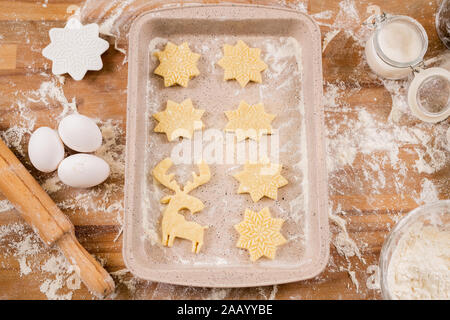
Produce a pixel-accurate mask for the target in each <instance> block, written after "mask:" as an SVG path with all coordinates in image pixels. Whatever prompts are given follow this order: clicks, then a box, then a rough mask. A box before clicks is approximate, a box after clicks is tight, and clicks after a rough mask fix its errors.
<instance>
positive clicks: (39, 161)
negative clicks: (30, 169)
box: [28, 127, 64, 172]
mask: <svg viewBox="0 0 450 320" xmlns="http://www.w3.org/2000/svg"><path fill="white" fill-rule="evenodd" d="M28 156H29V157H30V161H31V163H32V164H33V166H34V167H35V168H36V169H38V170H39V171H43V172H52V171H55V170H56V168H58V164H59V163H60V162H61V161H62V159H64V145H63V143H62V141H61V139H60V138H59V136H58V133H57V132H56V131H55V130H53V129H51V128H49V127H40V128H38V129H37V130H36V131H34V132H33V134H32V135H31V137H30V141H29V142H28Z"/></svg>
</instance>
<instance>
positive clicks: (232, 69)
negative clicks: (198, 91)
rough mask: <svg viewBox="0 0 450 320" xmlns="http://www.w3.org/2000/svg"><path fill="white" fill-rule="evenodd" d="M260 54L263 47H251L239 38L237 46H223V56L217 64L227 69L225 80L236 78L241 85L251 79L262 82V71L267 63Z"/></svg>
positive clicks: (244, 84)
mask: <svg viewBox="0 0 450 320" xmlns="http://www.w3.org/2000/svg"><path fill="white" fill-rule="evenodd" d="M260 55H261V49H258V48H250V47H249V46H248V45H247V44H246V43H245V42H244V41H242V40H238V42H237V44H236V45H235V46H231V45H229V44H225V45H224V46H223V58H222V59H220V60H219V61H218V62H217V64H218V65H219V66H221V67H222V68H223V69H224V71H225V73H224V77H223V78H224V80H231V79H236V80H237V81H238V82H239V84H240V85H241V87H245V86H246V85H247V83H249V82H250V81H254V82H258V83H261V82H262V78H261V71H263V70H265V69H266V68H267V65H266V64H265V63H264V61H262V60H261V58H260Z"/></svg>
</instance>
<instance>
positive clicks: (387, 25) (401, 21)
mask: <svg viewBox="0 0 450 320" xmlns="http://www.w3.org/2000/svg"><path fill="white" fill-rule="evenodd" d="M375 25H376V29H375V34H374V38H373V42H374V47H375V50H376V51H377V54H378V55H379V57H380V58H381V59H382V60H383V61H384V62H386V63H387V64H389V65H391V66H393V67H397V68H408V67H415V66H417V65H419V64H420V63H421V62H422V60H423V57H424V56H425V53H426V52H427V49H428V36H427V33H426V31H425V29H424V28H423V26H422V25H421V24H420V23H419V22H417V20H415V19H413V18H411V17H408V16H392V15H389V14H384V15H382V16H381V18H380V19H379V20H378V21H377V22H376V24H375ZM414 38H415V39H414ZM414 40H417V41H416V43H414ZM419 41H420V44H419V45H418V44H417V42H419ZM415 44H416V45H415Z"/></svg>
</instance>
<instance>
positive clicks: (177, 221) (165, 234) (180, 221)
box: [152, 158, 211, 253]
mask: <svg viewBox="0 0 450 320" xmlns="http://www.w3.org/2000/svg"><path fill="white" fill-rule="evenodd" d="M172 164H173V162H172V160H171V159H170V158H166V159H164V160H162V161H161V162H160V163H158V164H157V165H156V167H155V168H154V169H153V171H152V174H153V177H154V178H155V179H156V180H157V181H158V182H159V183H161V184H162V185H163V186H165V187H167V188H169V189H170V190H172V191H173V192H175V194H174V195H171V196H166V197H164V198H162V199H161V203H164V204H167V207H166V209H165V210H164V212H163V218H162V222H161V229H162V244H163V245H165V246H168V247H172V246H173V242H174V240H175V238H182V239H187V240H190V241H191V242H192V252H194V253H199V252H200V249H201V248H202V246H203V235H204V230H205V229H207V228H208V227H207V226H202V225H200V224H198V223H196V222H193V221H186V219H185V217H184V216H183V215H182V214H181V213H180V211H181V210H183V209H187V210H189V211H190V212H191V213H197V212H199V211H201V210H203V208H204V204H203V202H202V201H201V200H200V199H198V198H196V197H193V196H190V195H188V193H189V192H191V191H192V190H194V189H196V188H198V187H199V186H201V185H202V184H205V183H207V182H208V181H209V180H210V178H211V173H210V171H209V166H208V165H207V164H206V163H200V164H198V168H199V174H198V175H197V174H195V173H194V172H193V173H192V177H193V180H192V181H189V182H188V183H187V184H186V185H185V186H184V188H183V189H182V188H181V187H180V186H179V185H178V183H177V181H176V180H173V176H174V174H173V173H171V174H168V173H167V171H168V170H169V169H170V167H171V166H172Z"/></svg>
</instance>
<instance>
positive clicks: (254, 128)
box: [225, 101, 276, 141]
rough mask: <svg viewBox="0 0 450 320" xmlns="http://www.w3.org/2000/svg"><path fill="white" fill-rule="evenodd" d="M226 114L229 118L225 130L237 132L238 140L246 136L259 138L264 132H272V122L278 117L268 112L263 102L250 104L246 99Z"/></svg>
mask: <svg viewBox="0 0 450 320" xmlns="http://www.w3.org/2000/svg"><path fill="white" fill-rule="evenodd" d="M225 115H226V116H227V118H228V123H227V125H226V127H225V131H232V132H236V137H237V140H238V141H242V140H244V139H246V138H251V139H253V140H259V139H260V138H261V136H262V135H263V134H270V133H272V126H271V125H270V124H271V122H272V120H273V119H274V118H275V117H276V116H275V115H274V114H270V113H266V112H265V111H264V105H263V104H262V103H258V104H255V105H249V104H248V103H247V102H245V101H241V103H240V104H239V107H238V108H237V109H236V110H230V111H225Z"/></svg>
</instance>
